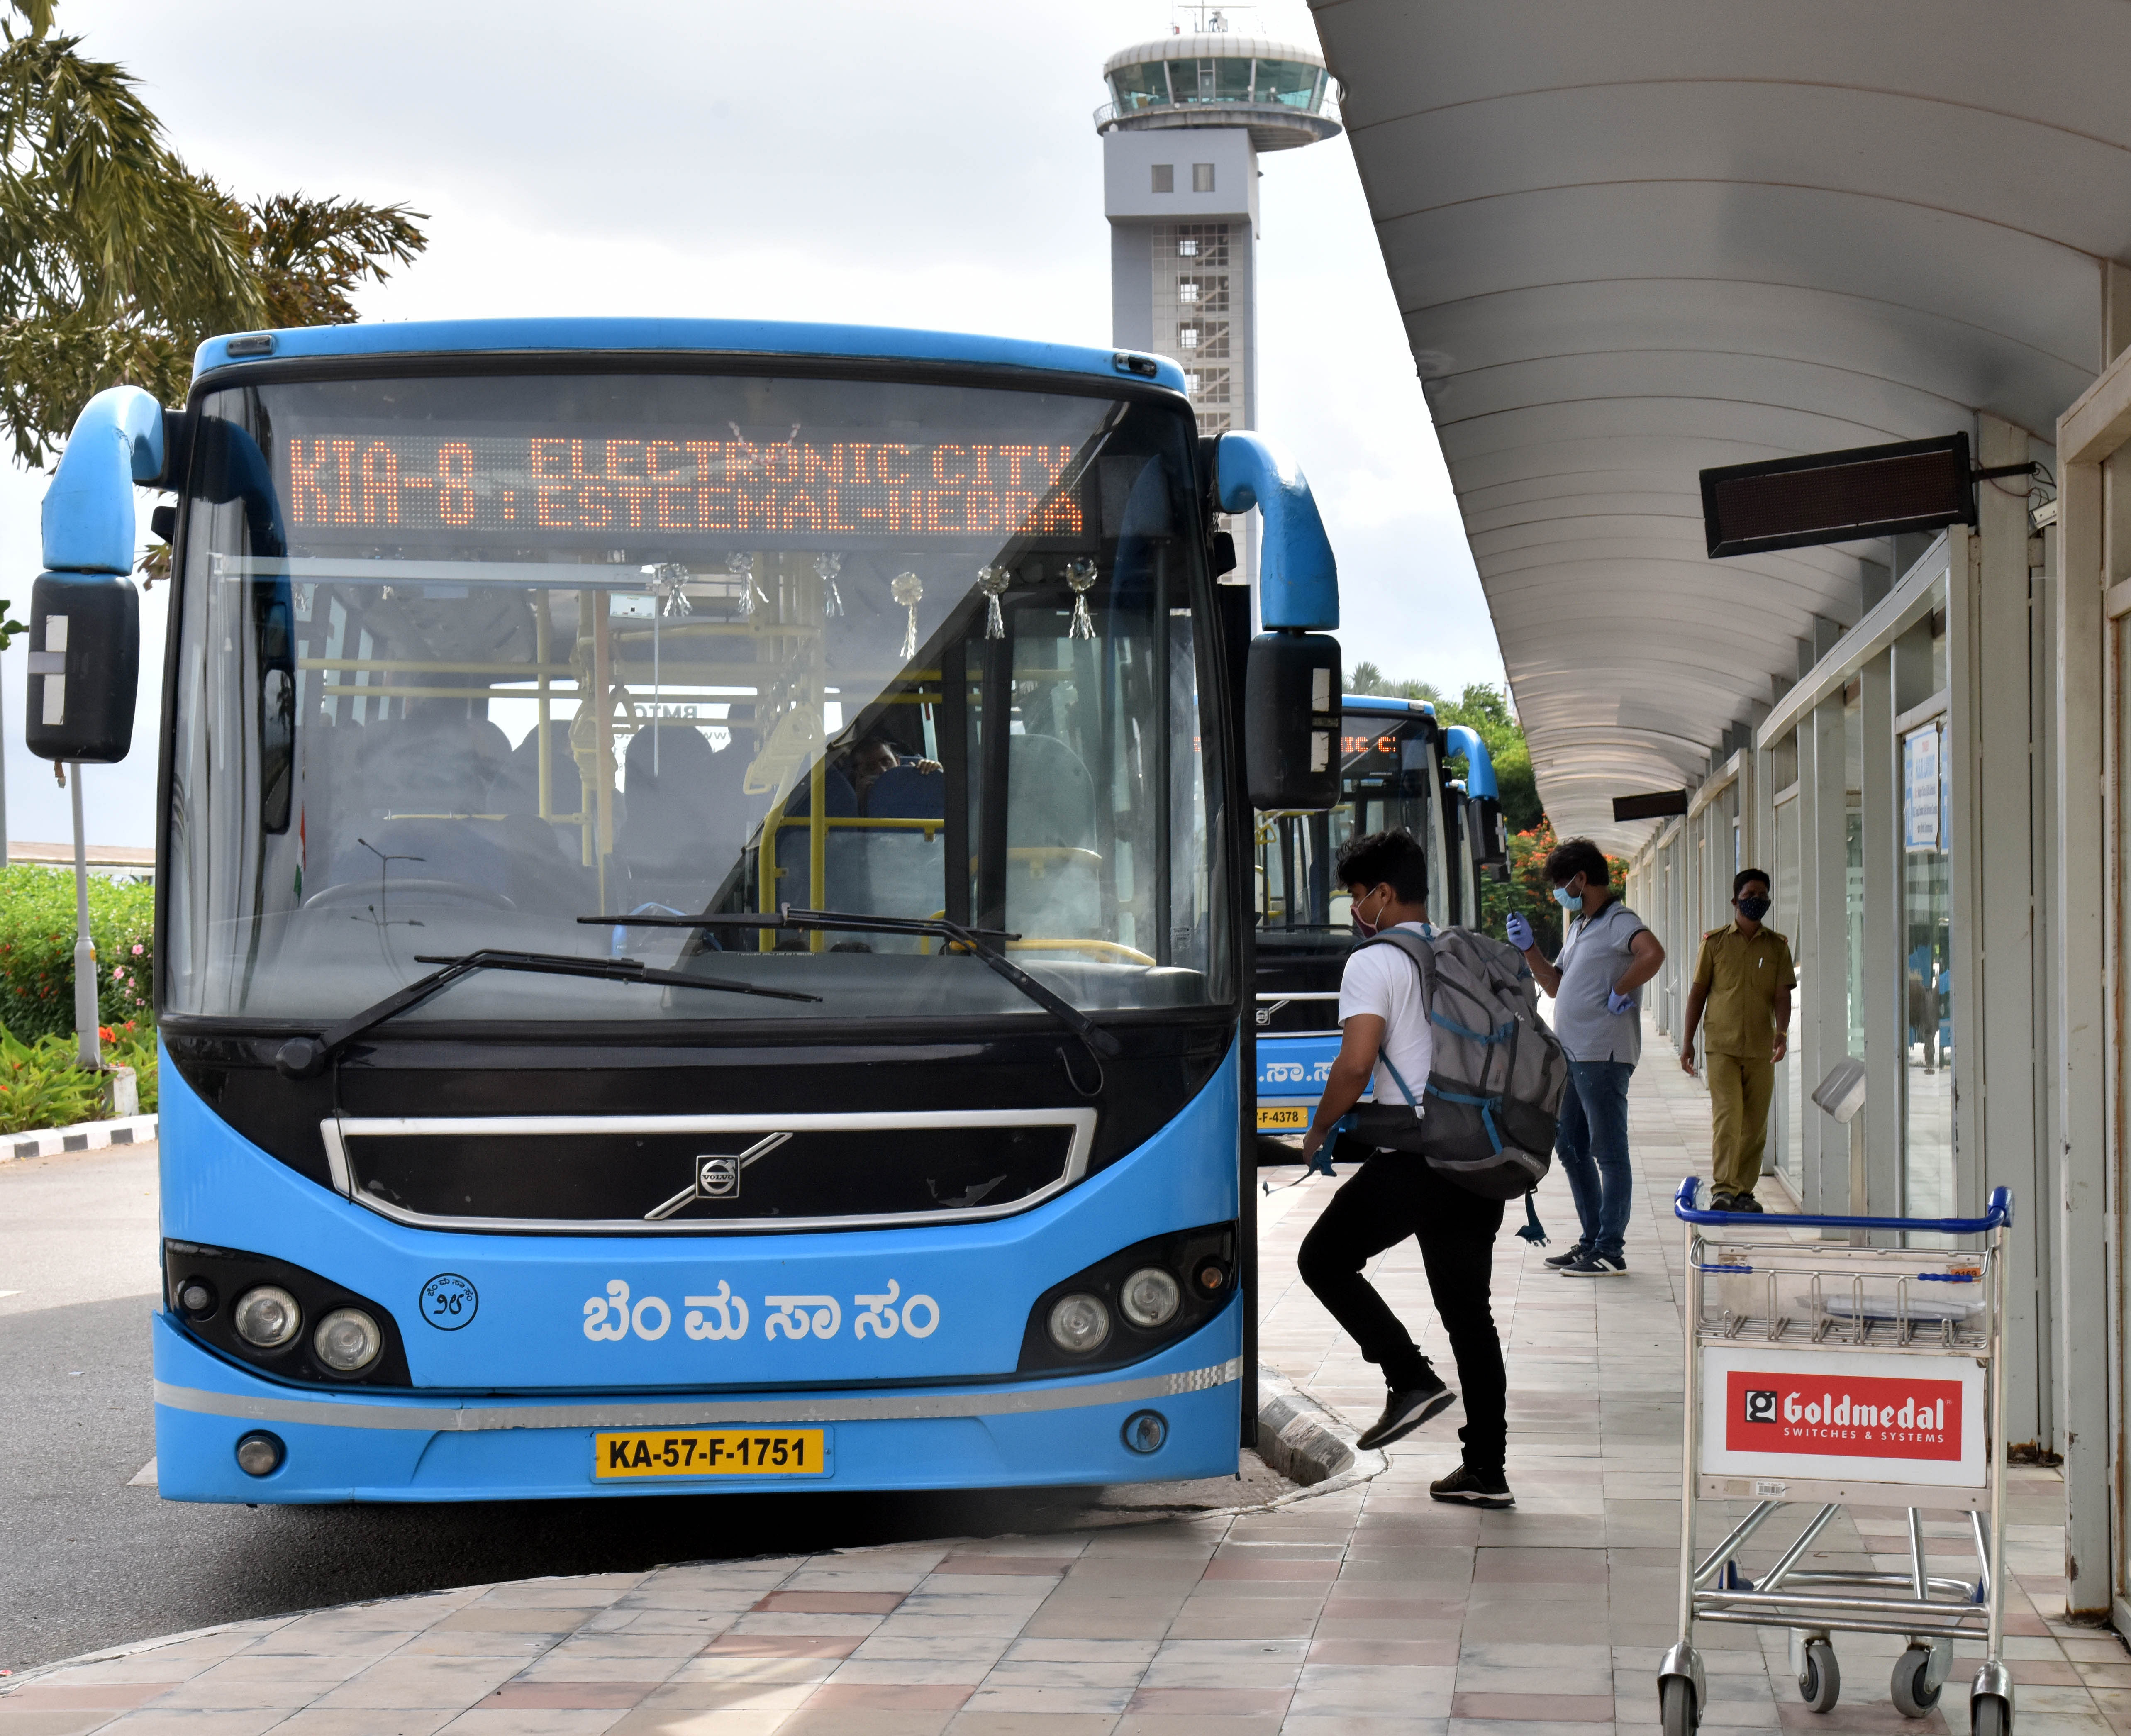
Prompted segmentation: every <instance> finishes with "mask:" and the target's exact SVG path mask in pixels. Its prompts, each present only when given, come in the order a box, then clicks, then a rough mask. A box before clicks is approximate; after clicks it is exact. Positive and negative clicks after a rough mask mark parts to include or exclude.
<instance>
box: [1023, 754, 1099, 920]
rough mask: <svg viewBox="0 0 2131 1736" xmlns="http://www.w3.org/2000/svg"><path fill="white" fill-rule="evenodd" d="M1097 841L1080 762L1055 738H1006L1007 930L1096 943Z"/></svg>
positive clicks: (1089, 783)
mask: <svg viewBox="0 0 2131 1736" xmlns="http://www.w3.org/2000/svg"><path fill="white" fill-rule="evenodd" d="M1097 841H1098V839H1097V835H1096V831H1095V786H1094V779H1093V778H1091V777H1089V775H1088V768H1087V767H1086V766H1085V764H1084V763H1082V762H1081V758H1080V755H1079V754H1078V753H1075V752H1074V751H1073V749H1072V748H1070V747H1069V746H1068V745H1067V744H1066V743H1064V742H1062V741H1061V740H1060V739H1058V738H1057V737H1056V736H1055V735H1016V736H1013V737H1012V738H1011V739H1009V742H1008V747H1007V820H1006V842H1007V851H1008V859H1007V875H1006V925H1007V926H1008V928H1010V929H1013V930H1018V932H1020V933H1022V934H1023V935H1030V936H1032V937H1036V938H1042V939H1057V938H1061V937H1066V936H1070V937H1075V938H1080V937H1088V936H1094V937H1098V938H1099V937H1102V936H1103V935H1104V928H1103V925H1102V884H1101V876H1100V873H1099V868H1100V862H1099V858H1097V857H1096V856H1095V849H1096V844H1097ZM1067 851H1085V852H1086V853H1087V854H1085V855H1066V854H1061V853H1064V852H1067Z"/></svg>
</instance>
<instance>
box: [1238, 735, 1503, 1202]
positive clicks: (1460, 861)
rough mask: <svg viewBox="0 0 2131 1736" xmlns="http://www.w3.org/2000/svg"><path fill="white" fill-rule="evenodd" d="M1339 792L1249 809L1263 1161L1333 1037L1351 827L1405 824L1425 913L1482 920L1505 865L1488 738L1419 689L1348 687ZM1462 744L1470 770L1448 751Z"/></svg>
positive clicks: (1343, 952)
mask: <svg viewBox="0 0 2131 1736" xmlns="http://www.w3.org/2000/svg"><path fill="white" fill-rule="evenodd" d="M1339 735H1340V742H1339V747H1340V769H1339V798H1338V803H1337V804H1336V805H1335V806H1333V807H1331V808H1329V809H1326V810H1319V811H1307V812H1268V811H1259V812H1258V813H1257V815H1256V827H1257V830H1256V835H1255V837H1254V839H1253V842H1254V844H1255V849H1256V860H1255V862H1254V864H1253V868H1254V872H1255V874H1256V886H1257V970H1256V978H1257V982H1256V988H1255V992H1256V995H1257V1008H1256V1013H1255V1022H1256V1025H1257V1037H1258V1042H1257V1126H1258V1131H1259V1134H1260V1135H1261V1136H1262V1139H1265V1140H1267V1141H1271V1143H1268V1144H1266V1145H1263V1146H1262V1153H1263V1155H1264V1156H1265V1158H1266V1159H1267V1160H1268V1161H1271V1162H1275V1163H1286V1162H1290V1161H1291V1160H1293V1152H1292V1151H1291V1150H1290V1149H1289V1148H1288V1147H1286V1145H1281V1144H1279V1143H1278V1141H1281V1140H1284V1139H1286V1138H1289V1137H1291V1136H1295V1135H1298V1134H1300V1132H1302V1131H1303V1130H1304V1129H1305V1128H1306V1127H1308V1126H1309V1125H1310V1117H1311V1116H1312V1115H1313V1114H1314V1113H1315V1111H1316V1107H1317V1100H1318V1098H1319V1097H1320V1096H1322V1095H1323V1090H1324V1082H1325V1080H1326V1079H1327V1078H1329V1077H1330V1074H1331V1069H1332V1059H1333V1057H1334V1055H1337V1054H1338V1050H1339V1029H1338V1001H1339V973H1340V970H1341V968H1343V965H1344V964H1345V963H1346V959H1347V954H1348V949H1350V948H1351V947H1352V945H1353V939H1354V936H1353V926H1352V922H1351V920H1350V918H1349V916H1348V908H1347V906H1348V900H1347V897H1346V894H1345V892H1343V891H1342V890H1340V889H1339V888H1338V887H1337V886H1335V885H1334V881H1333V867H1334V863H1335V862H1336V860H1337V858H1338V853H1339V848H1340V846H1341V845H1342V844H1345V843H1346V842H1347V840H1348V839H1350V838H1354V837H1358V836H1361V835H1366V834H1367V833H1370V832H1382V831H1389V830H1394V829H1403V830H1406V831H1409V832H1410V833H1412V835H1414V836H1415V838H1417V839H1420V841H1421V844H1422V845H1423V846H1424V847H1425V849H1426V850H1427V852H1428V863H1429V916H1430V917H1431V918H1433V919H1434V921H1438V922H1440V923H1443V924H1444V925H1476V924H1477V923H1478V921H1480V907H1481V906H1480V896H1481V894H1480V888H1481V885H1482V882H1483V881H1485V880H1487V879H1488V878H1506V874H1507V863H1508V857H1507V854H1506V850H1505V849H1504V845H1503V841H1502V828H1501V804H1500V801H1499V800H1498V797H1497V795H1496V785H1495V771H1494V763H1493V761H1492V758H1491V757H1490V756H1489V754H1488V751H1487V743H1486V742H1485V741H1484V740H1483V739H1482V738H1481V737H1480V735H1479V734H1478V733H1477V731H1475V730H1473V729H1468V728H1467V727H1466V726H1465V725H1462V724H1453V725H1443V724H1440V723H1439V722H1438V721H1437V720H1436V716H1435V708H1434V706H1433V705H1429V704H1428V703H1426V702H1425V701H1420V700H1405V699H1394V698H1389V697H1386V696H1381V695H1375V694H1358V693H1350V694H1348V695H1347V696H1346V698H1345V700H1344V701H1343V710H1342V713H1341V720H1340V732H1339ZM1459 754H1463V756H1464V757H1465V761H1466V766H1467V775H1466V776H1465V777H1463V778H1457V777H1452V776H1450V771H1449V763H1448V762H1449V760H1450V759H1452V758H1453V757H1455V756H1457V755H1459Z"/></svg>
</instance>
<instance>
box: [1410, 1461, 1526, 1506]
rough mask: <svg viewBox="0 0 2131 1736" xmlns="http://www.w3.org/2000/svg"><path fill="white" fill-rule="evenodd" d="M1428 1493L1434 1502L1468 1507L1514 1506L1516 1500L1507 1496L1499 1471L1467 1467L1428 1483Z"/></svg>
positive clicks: (1509, 1495) (1504, 1482)
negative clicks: (1452, 1503)
mask: <svg viewBox="0 0 2131 1736" xmlns="http://www.w3.org/2000/svg"><path fill="white" fill-rule="evenodd" d="M1428 1492H1429V1495H1430V1497H1432V1498H1433V1499H1435V1500H1439V1501H1463V1503H1464V1504H1466V1505H1467V1506H1468V1507H1514V1506H1516V1504H1517V1498H1516V1496H1515V1495H1513V1494H1511V1493H1510V1485H1509V1484H1508V1482H1507V1481H1506V1480H1505V1479H1504V1477H1503V1475H1502V1474H1501V1472H1500V1471H1495V1472H1492V1473H1489V1472H1486V1471H1475V1470H1473V1467H1472V1466H1469V1465H1461V1466H1458V1468H1457V1470H1455V1471H1452V1472H1451V1473H1450V1475H1449V1476H1447V1477H1442V1478H1439V1479H1438V1480H1436V1481H1434V1482H1433V1483H1430V1484H1429V1485H1428Z"/></svg>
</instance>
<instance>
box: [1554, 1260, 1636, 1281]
mask: <svg viewBox="0 0 2131 1736" xmlns="http://www.w3.org/2000/svg"><path fill="white" fill-rule="evenodd" d="M1561 1275H1562V1276H1563V1277H1564V1278H1626V1276H1627V1275H1628V1262H1627V1261H1626V1260H1624V1259H1623V1258H1622V1257H1621V1255H1618V1254H1586V1255H1584V1256H1583V1259H1581V1260H1578V1261H1577V1262H1576V1264H1575V1265H1573V1266H1564V1267H1563V1268H1562V1269H1561Z"/></svg>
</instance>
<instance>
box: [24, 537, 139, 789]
mask: <svg viewBox="0 0 2131 1736" xmlns="http://www.w3.org/2000/svg"><path fill="white" fill-rule="evenodd" d="M127 507H128V509H131V508H132V501H131V500H128V501H127ZM140 684H141V594H140V593H139V592H138V591H136V590H135V589H134V588H133V581H132V580H131V579H125V578H120V577H118V576H117V575H115V574H112V573H92V572H47V573H41V574H39V575H38V577H37V581H36V584H35V585H34V586H31V590H30V679H29V683H28V686H29V711H28V715H27V716H26V718H25V719H24V720H23V729H22V734H23V736H24V738H25V739H26V742H27V744H28V745H29V749H30V751H31V753H34V754H36V756H37V757H38V758H40V759H73V760H80V761H84V762H86V763H89V764H91V765H109V764H112V763H114V762H116V761H118V760H122V759H123V758H125V757H126V755H127V750H128V749H130V748H132V745H133V700H134V696H135V695H136V693H137V692H138V691H139V690H140Z"/></svg>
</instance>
